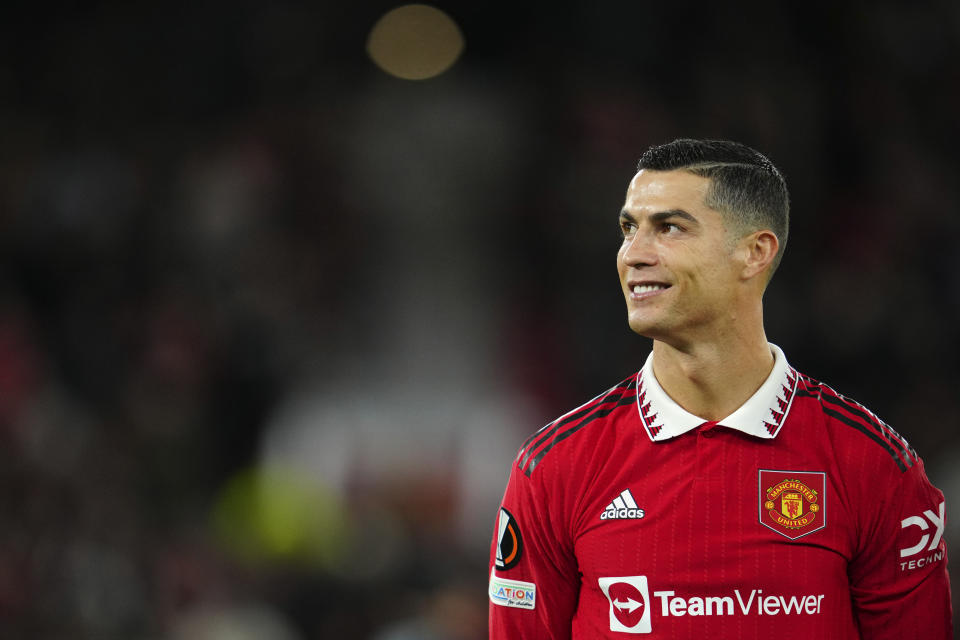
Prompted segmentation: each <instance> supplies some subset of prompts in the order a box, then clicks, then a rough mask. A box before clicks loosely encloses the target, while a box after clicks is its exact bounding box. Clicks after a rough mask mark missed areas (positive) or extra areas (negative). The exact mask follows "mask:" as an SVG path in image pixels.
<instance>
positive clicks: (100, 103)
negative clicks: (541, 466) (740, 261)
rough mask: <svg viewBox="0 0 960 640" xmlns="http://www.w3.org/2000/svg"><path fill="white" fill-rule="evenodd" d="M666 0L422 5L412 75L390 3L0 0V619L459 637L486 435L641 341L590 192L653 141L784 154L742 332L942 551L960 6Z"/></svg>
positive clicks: (226, 631)
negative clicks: (869, 452)
mask: <svg viewBox="0 0 960 640" xmlns="http://www.w3.org/2000/svg"><path fill="white" fill-rule="evenodd" d="M667 4H668V3H666V4H665V3H657V4H656V5H655V6H653V5H648V3H618V2H610V1H600V2H591V3H574V4H573V5H572V6H570V7H569V8H567V9H564V10H559V9H551V10H542V9H541V8H538V7H536V6H533V5H531V6H518V5H517V4H516V3H515V4H510V5H507V4H497V3H493V4H489V3H473V4H472V5H471V6H468V5H467V3H461V4H456V3H451V4H444V5H439V6H441V7H442V8H443V9H444V10H445V11H446V12H447V13H448V14H449V15H450V16H451V17H452V18H453V19H454V20H455V21H456V22H457V24H458V25H459V28H460V30H461V32H462V33H463V37H464V40H465V42H466V48H465V50H464V53H463V55H462V56H461V58H460V60H459V61H458V62H457V63H456V64H455V65H454V66H453V68H451V69H450V70H448V71H447V72H445V73H444V74H442V75H440V76H438V77H436V78H433V79H430V80H424V81H417V82H410V81H405V80H400V79H397V78H393V77H390V76H388V75H387V74H385V73H384V72H382V71H381V70H380V69H378V68H377V67H376V66H375V65H374V64H373V63H372V62H371V61H370V60H369V59H368V58H367V57H366V55H365V53H364V41H365V38H366V36H367V33H368V32H369V30H370V28H371V27H372V25H373V24H374V22H375V21H376V20H377V19H378V17H380V15H382V14H383V13H384V12H386V11H387V10H389V9H391V8H392V7H393V6H394V5H390V4H386V3H377V2H372V3H366V4H364V3H352V4H350V5H349V6H344V5H343V4H342V3H330V2H326V3H314V4H312V5H306V4H303V5H302V4H294V3H267V2H240V3H210V2H208V3H191V4H189V5H184V6H179V7H176V6H175V7H171V6H167V5H164V6H162V7H161V6H160V5H157V6H155V7H154V8H152V9H150V8H143V7H135V6H134V5H132V4H128V3H116V2H114V3H97V4H96V5H94V6H92V7H85V8H80V6H79V5H77V6H73V7H72V8H69V9H66V8H65V9H63V10H60V11H49V12H47V13H43V12H41V9H39V8H37V9H29V8H21V10H20V11H21V13H19V14H16V15H11V16H10V18H9V19H8V20H6V21H5V22H4V23H3V24H2V26H0V47H2V51H3V55H2V58H0V96H2V99H0V139H2V144H0V164H2V171H0V265H2V269H0V438H2V443H0V505H2V506H0V514H2V515H0V628H2V629H3V633H2V635H3V637H7V638H62V637H70V638H145V639H147V638H149V639H153V638H171V639H174V640H180V639H198V640H214V639H216V640H219V639H221V638H241V639H242V638H263V639H276V640H287V639H308V638H334V637H350V638H363V637H369V638H375V639H377V640H412V639H415V638H423V639H428V640H434V639H436V640H441V639H443V640H447V639H450V640H454V639H456V640H459V639H469V638H482V637H485V635H486V595H485V585H486V575H485V568H486V555H487V548H488V545H489V539H490V535H491V532H492V526H493V518H494V514H495V507H496V503H497V501H498V499H499V497H500V493H501V492H502V488H503V485H504V483H505V481H506V476H507V471H508V469H509V465H510V460H511V458H512V456H513V454H514V453H515V451H516V449H517V447H518V446H519V444H520V443H521V442H522V440H523V439H524V437H525V435H526V434H528V433H529V432H531V431H533V430H534V429H536V428H538V427H539V426H540V425H541V424H543V423H545V422H547V421H549V420H550V419H552V417H555V416H556V415H558V414H560V413H561V412H563V411H566V410H567V409H569V408H572V407H573V406H576V405H578V404H580V403H581V402H582V401H584V400H586V399H587V398H589V397H592V396H593V395H594V394H596V393H598V392H599V391H601V390H603V389H605V388H607V387H608V386H609V385H610V384H612V383H613V382H615V381H616V380H619V379H621V378H623V377H625V376H626V375H628V374H629V373H630V372H631V371H634V370H636V369H638V368H639V366H640V365H641V364H642V362H643V358H644V357H645V354H646V351H647V350H648V348H649V345H648V343H647V342H646V341H645V340H642V339H639V338H636V337H635V336H633V335H632V334H630V332H629V330H628V328H627V326H626V322H625V318H624V313H623V309H622V300H621V298H620V292H619V288H618V284H617V280H616V276H615V272H614V254H615V251H616V247H617V243H618V240H617V227H616V214H617V212H618V211H619V206H620V204H621V203H622V197H623V192H624V189H625V188H626V184H627V182H628V181H629V178H630V177H631V175H632V173H633V166H634V163H635V161H636V159H637V157H638V156H639V154H640V153H641V152H642V151H643V149H645V148H646V147H647V146H648V145H650V144H653V143H658V142H663V141H666V140H669V139H672V138H675V137H681V136H692V137H721V138H732V139H737V140H740V141H743V142H746V143H748V144H751V145H753V146H755V147H757V148H758V149H760V150H762V151H764V152H765V153H767V154H768V155H769V156H770V157H771V158H772V159H773V160H774V162H775V163H777V164H778V165H780V166H781V168H782V169H783V171H784V173H785V175H786V177H787V180H788V183H789V184H790V187H791V191H792V196H793V226H792V231H791V237H790V242H789V246H788V248H787V252H786V256H785V260H784V263H783V266H782V267H781V268H780V270H779V272H778V274H777V276H776V278H775V279H774V281H773V284H772V286H771V289H770V291H769V293H768V299H767V313H768V317H767V325H768V336H769V337H770V339H771V340H772V341H774V342H776V343H777V344H779V345H780V346H782V347H783V348H784V350H785V351H786V353H787V355H788V357H789V358H790V359H791V363H792V364H793V365H794V366H795V367H797V368H798V369H799V370H801V371H803V372H805V373H808V374H810V375H812V376H814V377H816V378H819V379H823V380H825V381H826V382H828V383H830V384H831V385H832V386H834V387H836V388H837V389H839V390H841V391H842V392H844V393H847V394H849V395H850V396H852V397H854V398H856V399H858V400H859V401H861V402H863V403H864V404H866V405H867V406H869V407H871V408H872V409H873V410H874V411H876V412H877V413H878V414H879V415H880V416H882V417H883V418H884V419H885V420H886V421H887V422H889V423H890V424H891V425H892V426H894V428H896V429H897V430H898V431H900V432H901V433H902V434H904V435H905V436H906V437H907V438H908V439H909V440H910V441H911V443H912V444H913V445H914V447H915V448H916V449H917V450H918V451H919V453H920V454H921V456H923V457H924V458H925V460H926V462H927V468H928V473H929V475H930V476H931V478H932V479H933V481H934V483H935V484H937V485H938V486H939V487H940V488H941V489H943V490H944V492H945V493H946V494H947V508H948V514H949V515H948V518H949V519H950V523H949V529H948V534H947V535H948V538H949V543H950V545H951V547H952V552H953V553H954V554H956V553H960V552H958V551H957V549H960V526H958V525H957V522H960V511H958V510H957V504H956V503H957V500H958V499H960V498H958V496H960V467H958V464H957V462H958V460H960V432H958V418H957V416H958V415H960V393H958V391H957V390H958V388H960V367H958V356H960V344H958V332H957V326H958V321H960V252H958V250H957V247H958V243H960V215H958V213H960V182H958V180H957V175H958V174H960V161H958V154H957V148H958V142H960V130H958V129H960V124H958V122H960V121H958V119H957V117H956V114H957V113H960V46H958V44H960V43H958V40H960V8H958V5H957V4H956V3H950V2H939V3H938V2H932V3H920V4H912V5H909V6H908V5H903V4H901V3H894V2H881V3H873V4H871V6H870V8H869V9H866V8H862V7H857V6H855V5H853V4H850V5H849V6H848V5H846V4H843V3H841V4H840V5H839V6H832V7H830V8H828V9H824V10H823V11H822V12H821V11H812V10H811V9H810V8H809V7H807V6H799V5H798V6H795V7H794V6H787V5H785V4H784V3H748V6H745V7H743V12H742V13H740V12H738V13H733V12H727V11H725V10H722V9H719V8H718V7H713V8H709V9H708V8H704V9H701V10H689V8H688V7H686V6H685V5H684V6H681V5H678V6H676V7H672V6H667ZM480 5H482V6H480ZM44 11H46V9H45V10H44ZM881 498H882V496H878V499H881Z"/></svg>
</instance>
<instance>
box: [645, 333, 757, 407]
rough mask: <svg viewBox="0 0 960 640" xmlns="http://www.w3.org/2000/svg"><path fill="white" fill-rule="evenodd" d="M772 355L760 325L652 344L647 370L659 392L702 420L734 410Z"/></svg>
mask: <svg viewBox="0 0 960 640" xmlns="http://www.w3.org/2000/svg"><path fill="white" fill-rule="evenodd" d="M773 361H774V358H773V354H772V353H771V351H770V346H769V345H768V344H767V338H766V335H765V334H764V332H763V328H762V325H761V327H760V328H759V331H753V332H751V333H750V334H749V335H740V334H737V335H734V336H729V337H727V338H725V339H718V340H713V341H697V342H696V343H694V344H691V343H687V344H683V345H679V346H678V345H671V344H668V343H667V342H663V341H660V340H655V341H654V343H653V372H654V375H656V377H657V381H658V382H659V383H660V386H661V387H662V388H663V390H664V391H666V392H667V395H669V396H670V397H671V398H673V400H674V401H675V402H676V403H677V404H679V405H680V406H681V407H683V408H684V409H686V410H687V411H689V412H690V413H692V414H694V415H696V416H700V417H701V418H703V419H704V420H722V419H724V418H726V417H727V416H729V415H730V414H731V413H733V412H734V411H736V410H737V409H738V408H740V406H741V405H743V403H744V402H746V401H747V400H748V399H749V398H750V396H752V395H753V394H754V393H755V392H756V391H757V389H759V388H760V386H761V385H762V384H763V383H764V381H765V380H766V379H767V377H768V376H769V375H770V371H772V370H773Z"/></svg>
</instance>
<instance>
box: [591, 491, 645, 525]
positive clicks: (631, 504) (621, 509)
mask: <svg viewBox="0 0 960 640" xmlns="http://www.w3.org/2000/svg"><path fill="white" fill-rule="evenodd" d="M644 515H645V514H644V513H643V509H640V508H639V507H637V502H636V501H635V500H634V499H633V494H632V493H630V489H626V490H624V491H622V492H621V493H620V495H619V496H617V497H616V498H614V500H613V502H611V503H610V504H608V505H607V508H606V509H604V510H603V513H601V514H600V519H601V520H617V519H629V518H634V519H640V518H642V517H643V516H644Z"/></svg>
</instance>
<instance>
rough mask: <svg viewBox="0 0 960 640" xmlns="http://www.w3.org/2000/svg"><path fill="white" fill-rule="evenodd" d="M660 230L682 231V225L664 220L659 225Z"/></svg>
mask: <svg viewBox="0 0 960 640" xmlns="http://www.w3.org/2000/svg"><path fill="white" fill-rule="evenodd" d="M660 231H661V232H663V233H677V232H679V231H683V227H681V226H680V225H678V224H676V223H673V222H664V223H663V224H661V225H660Z"/></svg>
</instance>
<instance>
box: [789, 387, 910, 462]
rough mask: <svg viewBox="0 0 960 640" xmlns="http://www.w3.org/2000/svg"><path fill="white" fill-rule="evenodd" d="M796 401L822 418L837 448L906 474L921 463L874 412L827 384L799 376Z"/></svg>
mask: <svg viewBox="0 0 960 640" xmlns="http://www.w3.org/2000/svg"><path fill="white" fill-rule="evenodd" d="M798 378H799V380H798V384H797V390H796V399H797V400H798V401H799V403H800V404H801V406H803V407H804V414H806V415H809V412H812V413H813V414H815V415H817V416H819V417H821V418H822V419H823V421H824V424H825V425H826V427H827V429H828V431H829V433H828V436H829V437H830V441H831V443H833V445H834V447H838V448H842V449H854V450H856V451H857V452H858V453H859V454H864V455H868V457H870V458H871V459H872V458H876V459H877V460H878V464H882V465H889V464H891V463H892V464H893V465H895V466H896V468H897V469H899V470H900V471H901V472H906V471H907V470H909V469H910V468H912V467H913V466H915V465H916V464H917V463H918V462H919V461H920V460H919V457H918V456H917V452H916V451H914V450H913V448H912V447H911V446H910V443H908V442H907V440H906V438H904V437H903V436H901V435H900V434H899V433H897V432H896V431H895V430H894V429H893V427H891V426H890V425H889V424H887V423H886V422H884V421H883V420H882V419H880V418H879V417H878V416H877V415H876V414H875V413H874V412H873V411H871V410H870V409H868V408H867V407H865V406H864V405H862V404H860V403H859V402H857V401H856V400H853V399H852V398H849V397H847V396H845V395H843V394H841V393H839V392H838V391H836V390H835V389H833V388H832V387H830V386H829V385H827V384H824V383H822V382H820V381H819V380H815V379H814V378H811V377H810V376H807V375H804V374H802V373H800V374H798Z"/></svg>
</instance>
